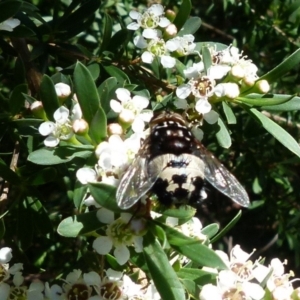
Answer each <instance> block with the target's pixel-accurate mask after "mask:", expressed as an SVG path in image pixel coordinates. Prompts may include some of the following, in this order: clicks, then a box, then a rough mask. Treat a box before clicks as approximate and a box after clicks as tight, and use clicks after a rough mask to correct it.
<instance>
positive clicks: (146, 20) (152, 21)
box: [139, 12, 159, 28]
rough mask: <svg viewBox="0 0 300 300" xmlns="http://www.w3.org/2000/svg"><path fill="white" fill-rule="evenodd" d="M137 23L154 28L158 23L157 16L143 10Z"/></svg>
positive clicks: (143, 26)
mask: <svg viewBox="0 0 300 300" xmlns="http://www.w3.org/2000/svg"><path fill="white" fill-rule="evenodd" d="M139 23H140V25H141V27H142V28H156V27H157V26H158V23H159V16H155V15H153V14H152V13H149V12H145V13H144V14H143V15H142V17H141V19H140V20H139Z"/></svg>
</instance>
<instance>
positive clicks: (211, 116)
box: [203, 110, 219, 124]
mask: <svg viewBox="0 0 300 300" xmlns="http://www.w3.org/2000/svg"><path fill="white" fill-rule="evenodd" d="M203 118H204V120H205V121H206V122H207V123H208V124H215V123H216V122H217V121H218V118H219V114H218V113H217V112H215V111H214V110H211V111H210V112H208V113H207V114H204V115H203Z"/></svg>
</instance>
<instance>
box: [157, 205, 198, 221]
mask: <svg viewBox="0 0 300 300" xmlns="http://www.w3.org/2000/svg"><path fill="white" fill-rule="evenodd" d="M159 212H160V213H161V214H163V215H164V216H168V217H174V218H178V219H187V220H189V219H191V218H192V217H193V216H194V215H195V213H196V209H195V208H193V207H191V206H189V205H181V206H180V207H178V208H167V209H164V210H160V211H159Z"/></svg>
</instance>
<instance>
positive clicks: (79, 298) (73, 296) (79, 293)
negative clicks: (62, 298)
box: [67, 283, 90, 300]
mask: <svg viewBox="0 0 300 300" xmlns="http://www.w3.org/2000/svg"><path fill="white" fill-rule="evenodd" d="M89 294H90V293H89V289H88V287H87V286H86V285H85V284H80V283H77V284H74V285H72V287H71V289H70V290H69V292H68V294H67V299H68V300H87V299H88V298H89V297H90V295H89Z"/></svg>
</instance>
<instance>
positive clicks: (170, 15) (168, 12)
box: [165, 9, 176, 22]
mask: <svg viewBox="0 0 300 300" xmlns="http://www.w3.org/2000/svg"><path fill="white" fill-rule="evenodd" d="M165 17H166V18H168V19H169V20H170V21H171V22H173V21H174V20H175V18H176V13H175V11H174V10H171V9H167V10H166V11H165Z"/></svg>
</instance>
